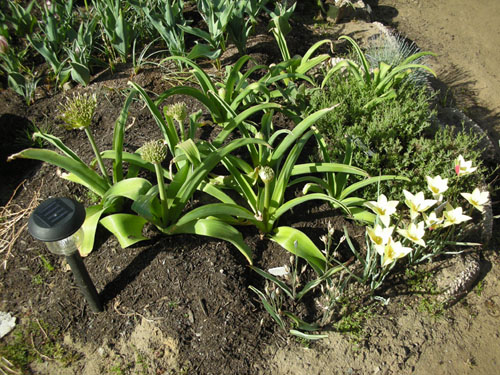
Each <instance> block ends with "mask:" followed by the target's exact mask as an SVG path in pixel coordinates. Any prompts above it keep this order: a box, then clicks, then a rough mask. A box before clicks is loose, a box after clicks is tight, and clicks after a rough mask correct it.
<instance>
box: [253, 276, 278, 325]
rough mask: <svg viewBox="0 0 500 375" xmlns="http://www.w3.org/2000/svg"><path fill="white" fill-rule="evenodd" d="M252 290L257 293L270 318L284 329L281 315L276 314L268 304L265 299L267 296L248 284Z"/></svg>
mask: <svg viewBox="0 0 500 375" xmlns="http://www.w3.org/2000/svg"><path fill="white" fill-rule="evenodd" d="M248 288H249V289H250V290H251V291H252V292H254V293H255V294H257V295H258V296H259V297H260V301H261V302H262V305H263V306H264V308H265V309H266V311H267V312H268V313H269V315H271V318H273V319H274V321H275V322H276V323H277V324H278V325H279V326H280V327H281V328H282V329H285V322H284V321H283V319H281V317H280V316H279V315H278V312H277V311H276V310H275V309H274V308H273V307H272V306H271V305H270V303H269V302H268V301H267V297H266V295H265V294H264V293H262V292H261V291H260V290H259V289H257V288H256V287H254V286H252V285H250V286H249V287H248Z"/></svg>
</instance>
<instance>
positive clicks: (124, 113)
mask: <svg viewBox="0 0 500 375" xmlns="http://www.w3.org/2000/svg"><path fill="white" fill-rule="evenodd" d="M135 96H136V91H135V90H132V91H131V92H130V94H129V95H128V97H127V100H126V101H125V104H124V105H123V108H122V110H121V112H120V116H118V119H117V120H116V122H115V128H114V130H113V151H115V159H114V160H113V183H115V184H116V183H117V182H118V181H121V180H123V163H122V162H123V156H122V155H123V137H124V134H125V125H126V123H127V119H128V110H129V107H130V104H132V101H133V100H134V98H135Z"/></svg>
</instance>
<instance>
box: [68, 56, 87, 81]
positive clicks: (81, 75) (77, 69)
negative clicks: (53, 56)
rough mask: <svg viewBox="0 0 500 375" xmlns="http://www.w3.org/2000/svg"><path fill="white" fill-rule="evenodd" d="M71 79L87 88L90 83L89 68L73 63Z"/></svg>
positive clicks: (71, 63)
mask: <svg viewBox="0 0 500 375" xmlns="http://www.w3.org/2000/svg"><path fill="white" fill-rule="evenodd" d="M69 64H70V65H71V78H72V79H73V80H74V81H76V82H78V83H79V84H80V85H82V86H87V85H88V84H89V82H90V70H89V68H88V67H87V66H85V65H83V64H80V63H77V62H74V61H71V62H70V63H69Z"/></svg>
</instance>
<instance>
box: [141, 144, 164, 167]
mask: <svg viewBox="0 0 500 375" xmlns="http://www.w3.org/2000/svg"><path fill="white" fill-rule="evenodd" d="M139 153H140V154H141V158H142V159H144V160H145V161H147V162H149V163H152V164H160V163H161V162H162V161H163V160H165V158H166V157H167V148H166V147H165V144H164V143H163V141H161V140H153V141H149V142H146V143H145V144H144V145H143V146H142V147H141V148H140V149H139Z"/></svg>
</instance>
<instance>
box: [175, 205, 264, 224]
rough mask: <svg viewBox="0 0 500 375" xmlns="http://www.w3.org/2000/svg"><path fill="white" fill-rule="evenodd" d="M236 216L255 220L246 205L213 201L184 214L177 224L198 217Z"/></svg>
mask: <svg viewBox="0 0 500 375" xmlns="http://www.w3.org/2000/svg"><path fill="white" fill-rule="evenodd" d="M228 215H229V216H235V217H238V218H240V219H244V220H249V221H255V220H256V219H255V217H254V215H253V214H252V213H251V212H250V211H248V210H247V209H245V208H244V207H241V206H238V205H235V204H227V203H212V204H206V205H203V206H201V207H197V208H195V209H194V210H191V211H189V212H188V213H186V214H185V215H184V216H182V217H181V218H180V219H179V220H178V221H177V222H176V223H175V225H176V226H181V225H184V224H187V223H189V222H190V221H195V220H198V219H205V218H207V217H209V216H214V217H220V216H228Z"/></svg>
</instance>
